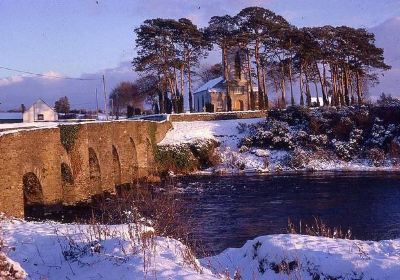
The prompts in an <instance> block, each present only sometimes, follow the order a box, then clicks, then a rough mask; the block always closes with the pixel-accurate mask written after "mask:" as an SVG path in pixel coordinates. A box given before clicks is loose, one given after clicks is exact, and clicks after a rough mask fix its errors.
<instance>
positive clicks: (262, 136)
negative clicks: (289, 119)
mask: <svg viewBox="0 0 400 280" xmlns="http://www.w3.org/2000/svg"><path fill="white" fill-rule="evenodd" d="M243 145H244V146H254V147H259V148H271V149H283V150H290V149H292V148H293V146H294V143H293V141H292V135H291V133H290V131H289V126H288V124H287V123H285V122H282V121H274V120H271V121H267V122H264V123H260V124H257V125H255V126H252V127H251V129H250V132H249V136H247V137H244V138H243V139H242V141H241V142H240V145H239V146H243Z"/></svg>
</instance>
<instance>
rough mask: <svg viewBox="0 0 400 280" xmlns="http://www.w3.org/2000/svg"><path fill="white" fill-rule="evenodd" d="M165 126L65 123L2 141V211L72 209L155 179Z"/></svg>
mask: <svg viewBox="0 0 400 280" xmlns="http://www.w3.org/2000/svg"><path fill="white" fill-rule="evenodd" d="M170 128H171V123H170V122H169V121H163V122H152V121H114V122H93V123H82V124H63V125H59V126H58V127H53V128H42V129H29V130H22V131H18V132H14V133H11V132H10V133H6V134H3V135H1V136H0V212H4V213H6V214H7V215H13V216H17V217H23V216H24V212H25V209H26V207H29V206H31V205H36V204H37V205H60V204H66V205H68V204H74V203H76V202H80V201H85V200H87V199H88V198H90V197H92V196H93V195H97V194H101V193H103V192H110V193H114V192H115V186H117V185H121V184H125V183H132V182H135V181H137V180H155V179H156V176H154V174H155V170H154V154H153V151H154V146H155V145H156V144H157V143H158V142H160V141H161V140H162V139H163V138H164V136H165V134H166V132H167V131H168V130H169V129H170Z"/></svg>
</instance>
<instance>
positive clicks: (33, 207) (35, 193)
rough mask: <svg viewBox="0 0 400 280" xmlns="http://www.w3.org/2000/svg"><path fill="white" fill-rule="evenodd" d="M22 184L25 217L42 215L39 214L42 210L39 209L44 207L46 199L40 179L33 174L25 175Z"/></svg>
mask: <svg viewBox="0 0 400 280" xmlns="http://www.w3.org/2000/svg"><path fill="white" fill-rule="evenodd" d="M22 184H23V196H24V213H25V215H28V216H31V214H33V215H36V214H39V215H40V213H37V210H40V209H38V208H40V207H41V206H43V205H44V197H43V189H42V184H41V183H40V180H39V178H38V177H37V176H36V174H35V173H33V172H28V173H25V174H24V176H23V177H22ZM40 212H41V211H40Z"/></svg>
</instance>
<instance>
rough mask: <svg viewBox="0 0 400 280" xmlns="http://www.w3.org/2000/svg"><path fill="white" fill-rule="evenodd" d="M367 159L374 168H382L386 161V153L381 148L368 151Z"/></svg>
mask: <svg viewBox="0 0 400 280" xmlns="http://www.w3.org/2000/svg"><path fill="white" fill-rule="evenodd" d="M367 158H368V159H369V160H370V161H371V162H372V164H373V165H374V166H381V165H382V164H383V162H384V161H385V152H384V151H383V150H382V149H380V148H372V149H368V150H367Z"/></svg>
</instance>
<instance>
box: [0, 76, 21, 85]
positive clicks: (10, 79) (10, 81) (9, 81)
mask: <svg viewBox="0 0 400 280" xmlns="http://www.w3.org/2000/svg"><path fill="white" fill-rule="evenodd" d="M23 79H24V78H23V77H22V76H11V77H7V78H2V79H0V87H3V86H8V85H12V84H16V83H20V82H22V81H23Z"/></svg>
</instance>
